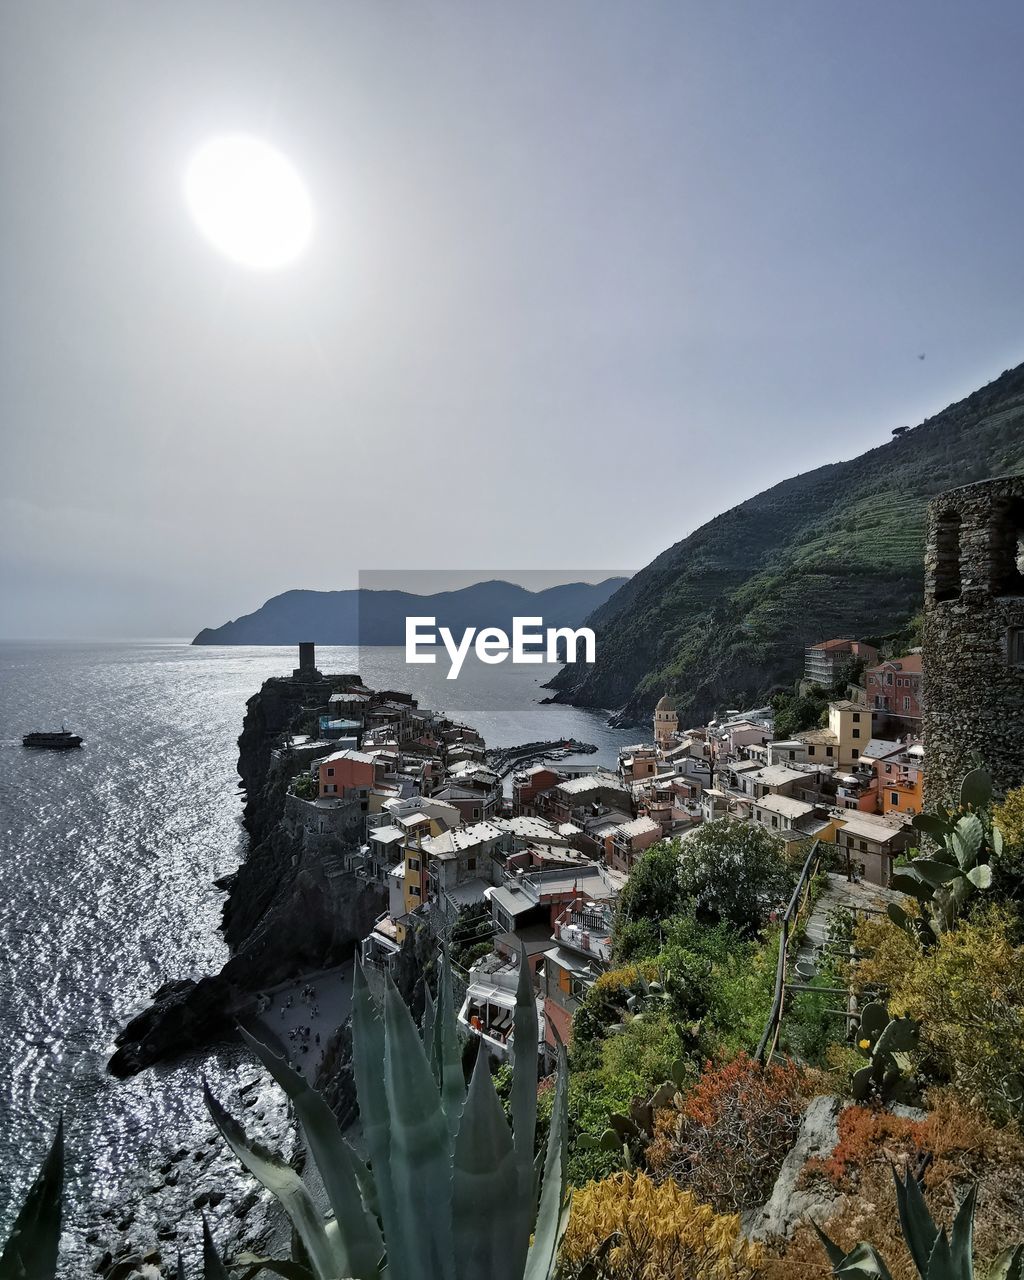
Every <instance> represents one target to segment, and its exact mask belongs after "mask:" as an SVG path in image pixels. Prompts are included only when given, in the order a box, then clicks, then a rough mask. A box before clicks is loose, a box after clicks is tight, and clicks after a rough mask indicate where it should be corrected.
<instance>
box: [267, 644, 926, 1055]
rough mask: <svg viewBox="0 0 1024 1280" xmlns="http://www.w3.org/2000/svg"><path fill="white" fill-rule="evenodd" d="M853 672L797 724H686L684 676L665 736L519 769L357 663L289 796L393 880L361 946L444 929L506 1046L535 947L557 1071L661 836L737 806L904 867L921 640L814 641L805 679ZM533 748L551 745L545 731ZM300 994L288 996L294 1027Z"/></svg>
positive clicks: (545, 1041)
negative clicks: (626, 894) (883, 644)
mask: <svg viewBox="0 0 1024 1280" xmlns="http://www.w3.org/2000/svg"><path fill="white" fill-rule="evenodd" d="M844 672H856V673H857V676H858V678H857V679H856V680H851V681H850V682H849V683H848V684H847V685H846V686H845V687H844V689H843V694H844V696H842V697H837V698H834V699H833V700H832V701H829V702H828V703H827V704H826V711H825V713H824V717H823V718H824V719H825V721H826V724H825V726H824V727H821V728H813V729H809V730H806V731H804V732H800V733H796V734H794V735H793V736H792V737H787V738H785V739H781V740H780V739H777V738H776V736H775V734H774V726H773V719H774V715H773V710H772V708H771V707H770V706H761V707H755V708H748V709H736V710H729V711H727V712H725V713H724V714H722V715H721V716H718V717H716V718H715V719H713V720H711V721H710V722H709V723H707V724H702V725H697V726H688V725H681V724H680V723H679V719H678V716H677V714H676V711H675V708H674V705H673V702H672V699H671V698H670V697H668V696H667V695H666V696H664V697H662V698H661V699H660V700H659V702H658V703H657V706H656V708H655V711H654V715H653V720H652V723H651V726H650V727H651V732H650V735H649V736H648V737H647V738H646V740H644V741H640V742H637V743H636V744H634V745H630V746H627V747H624V748H622V749H621V750H620V751H619V758H618V763H617V767H616V768H615V769H608V768H593V767H589V766H587V765H579V764H576V765H572V766H568V765H564V764H562V763H561V762H559V761H557V760H554V761H552V760H550V759H541V760H540V761H539V762H536V763H528V764H526V765H524V766H523V767H519V768H516V767H515V759H516V756H515V754H514V753H513V754H512V756H511V759H510V758H509V757H508V756H507V755H505V756H503V757H502V759H501V763H500V764H495V763H494V754H500V753H494V754H490V755H489V753H488V751H487V749H486V746H485V743H484V742H483V740H482V738H481V736H480V734H479V733H477V732H476V730H475V729H473V728H472V727H471V726H469V725H466V724H460V723H457V722H455V721H453V720H451V719H449V718H448V717H446V716H445V715H444V714H443V713H441V712H435V711H431V710H428V709H425V708H423V707H420V706H419V705H418V704H417V702H416V700H415V699H413V698H412V697H410V696H409V695H407V694H402V693H396V692H393V691H388V692H376V691H373V690H371V689H369V688H368V687H366V686H365V685H363V684H362V683H361V681H358V680H353V681H352V682H351V683H350V684H349V685H348V686H347V687H344V688H341V689H339V690H337V691H336V692H334V693H332V694H331V695H330V697H329V700H328V703H327V705H326V706H322V707H317V708H315V709H314V710H315V712H316V718H317V728H318V732H317V734H316V735H313V736H309V735H298V736H295V737H293V738H292V739H291V740H290V741H289V742H288V743H287V745H286V746H285V747H284V750H286V751H288V752H290V753H295V754H297V755H301V758H302V760H303V762H304V763H305V765H306V767H305V768H304V769H303V770H302V771H301V772H300V773H299V774H298V775H297V778H296V780H295V782H294V783H293V794H292V795H291V796H290V797H289V803H290V804H291V805H292V806H294V807H295V808H297V809H302V810H304V811H305V816H304V818H303V825H304V826H305V827H306V829H307V830H310V829H314V830H315V832H316V833H317V834H322V835H324V836H326V837H327V838H328V840H331V838H332V836H333V837H340V838H341V840H342V841H343V842H344V846H345V847H344V851H343V852H340V853H338V852H335V853H334V854H333V855H332V861H333V862H334V864H335V866H336V870H337V872H338V873H348V874H352V875H354V876H356V877H357V878H359V879H361V880H364V881H367V882H370V883H372V884H375V885H377V886H379V887H380V891H381V894H382V897H386V902H387V909H386V910H384V911H382V912H381V914H380V916H379V918H378V919H377V920H376V922H375V923H374V925H373V928H372V930H371V931H370V932H369V933H368V934H367V936H366V937H365V938H364V939H363V941H362V943H361V945H360V947H359V958H360V960H361V961H362V963H363V965H364V966H366V967H367V968H368V969H369V970H376V971H378V972H384V971H394V968H395V966H396V964H397V962H398V958H399V956H400V954H401V952H402V947H403V943H405V942H406V939H407V937H408V936H409V935H410V933H411V932H418V931H425V933H426V935H427V936H428V937H429V938H430V939H432V940H433V942H434V943H435V944H436V946H437V947H438V948H440V947H441V946H442V945H444V946H446V947H447V948H448V949H449V952H450V954H451V955H452V957H453V964H454V966H455V972H456V977H457V979H458V986H459V991H460V995H461V1007H460V1011H459V1021H460V1023H461V1025H462V1026H463V1028H464V1029H465V1031H466V1032H467V1033H468V1034H470V1035H473V1036H476V1037H479V1038H480V1039H481V1041H482V1042H483V1044H484V1046H485V1047H486V1049H487V1051H488V1052H489V1053H490V1055H491V1056H492V1058H493V1059H495V1060H496V1061H498V1062H501V1061H507V1060H508V1059H509V1057H510V1050H511V1040H512V1020H513V1019H512V1013H513V1008H514V1004H515V995H516V988H517V984H518V977H519V973H518V971H519V965H520V962H521V957H525V958H526V961H527V963H528V964H529V966H530V973H531V978H532V982H533V987H534V991H535V994H536V1003H537V1013H538V1045H539V1052H540V1058H541V1069H542V1070H548V1071H549V1070H551V1069H552V1067H553V1063H554V1060H555V1052H556V1046H557V1045H558V1043H559V1042H561V1043H563V1044H568V1043H569V1042H570V1040H571V1036H572V1017H573V1013H574V1012H575V1010H576V1009H577V1008H578V1007H579V1004H580V1002H581V1000H582V999H583V997H584V996H585V995H586V992H587V991H588V989H589V988H590V986H591V985H592V984H593V983H594V981H595V980H596V979H597V978H598V976H599V975H600V974H601V973H602V972H603V971H604V970H606V969H607V968H608V966H609V965H610V963H611V958H612V943H611V932H612V922H613V918H614V913H615V904H616V900H617V898H618V896H619V894H620V892H621V891H622V888H623V886H624V885H625V883H626V880H627V877H628V876H629V873H630V872H631V870H632V869H633V867H634V865H635V863H636V861H637V859H638V858H639V856H640V855H641V854H642V853H643V852H644V850H645V849H648V848H649V847H650V846H651V845H653V844H655V843H656V842H658V841H661V840H664V839H672V838H679V839H680V840H681V841H685V840H686V839H687V838H689V837H690V836H692V834H693V833H694V832H695V831H697V830H698V829H699V828H700V827H701V825H702V824H704V823H707V822H712V821H716V820H718V819H722V818H731V819H733V820H735V821H738V822H743V823H749V824H752V825H755V826H759V827H762V828H764V829H765V830H767V831H769V832H771V834H773V835H775V836H777V837H779V839H780V840H781V841H782V843H783V845H784V847H785V850H786V853H787V855H790V856H791V857H792V858H795V857H797V855H798V854H799V852H800V850H801V849H803V848H809V847H810V845H811V844H812V843H813V842H814V841H822V842H826V843H829V844H832V845H835V846H836V847H837V849H838V850H839V853H840V856H841V859H842V866H843V868H844V869H845V871H846V873H847V875H848V878H849V880H850V881H851V882H853V883H855V884H857V883H861V882H863V883H865V884H868V885H873V886H878V887H883V888H884V887H885V886H887V885H888V883H889V880H890V877H891V875H892V871H893V867H894V865H895V863H896V860H897V858H899V856H900V855H901V854H902V853H904V851H905V850H906V849H908V848H909V847H910V846H911V845H913V844H915V843H916V835H915V832H914V831H913V829H912V828H911V826H910V820H911V818H912V816H913V815H914V814H915V813H918V812H920V810H921V808H922V804H923V778H924V766H925V753H924V746H923V742H922V735H921V726H922V714H923V706H922V698H923V694H922V655H921V652H920V650H919V649H918V650H915V651H912V652H909V653H907V654H906V655H904V656H901V657H899V658H889V659H885V660H883V659H881V658H880V657H879V653H878V650H877V649H876V648H874V647H872V646H871V645H869V644H865V643H864V642H862V641H858V640H856V639H849V638H836V639H830V640H826V641H822V642H816V643H812V644H810V645H808V646H807V649H806V652H805V655H804V672H803V681H802V686H801V687H802V688H803V689H807V690H811V689H813V690H816V691H821V690H825V689H830V688H831V689H834V688H836V686H837V683H838V684H842V682H843V681H842V677H843V673H844ZM318 676H319V673H318V672H316V657H315V650H314V648H313V646H312V645H303V646H301V651H300V666H299V668H297V669H296V671H295V674H294V679H296V680H297V681H300V682H301V681H307V682H309V681H312V683H310V685H309V687H310V688H311V689H315V688H317V687H318V686H317V684H316V682H315V678H316V677H318ZM548 745H549V746H550V745H553V744H548ZM522 750H523V753H524V755H525V756H526V759H527V760H530V759H534V760H535V759H536V754H534V752H536V753H537V754H544V744H533V749H532V751H531V749H530V748H523V749H522ZM548 754H558V753H557V752H555V753H551V752H548ZM300 986H301V987H302V988H303V992H302V993H303V995H305V994H306V991H307V987H306V984H305V982H302V983H300ZM305 1007H306V1006H305V1005H303V1006H302V1008H305ZM310 1007H312V1002H311V1001H310ZM292 1008H293V1006H291V1005H289V1006H288V1008H285V1007H282V1009H281V1019H282V1021H283V1022H287V1024H288V1025H289V1026H290V1025H291V1024H292V1022H293V1021H294V1018H293V1014H292ZM301 1021H302V1019H301V1016H300V1017H299V1023H298V1024H296V1025H298V1026H299V1028H300V1029H299V1039H300V1042H301V1040H302V1036H303V1034H304V1028H302V1026H301ZM270 1025H271V1026H274V1022H273V1019H271V1020H270ZM294 1038H295V1037H294V1035H293V1039H294ZM317 1043H319V1039H318V1041H317ZM317 1057H319V1055H317Z"/></svg>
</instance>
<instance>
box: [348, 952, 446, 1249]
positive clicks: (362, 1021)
mask: <svg viewBox="0 0 1024 1280" xmlns="http://www.w3.org/2000/svg"><path fill="white" fill-rule="evenodd" d="M383 1063H384V1022H383V1019H382V1018H381V1017H380V1014H379V1012H378V1010H377V1007H376V1004H375V1002H374V999H373V996H372V995H371V994H370V987H369V984H368V982H367V981H366V974H365V973H364V972H363V967H362V965H360V964H357V965H356V967H355V971H354V973H353V976H352V1074H353V1076H354V1077H355V1082H356V1097H357V1099H358V1102H359V1121H360V1124H361V1125H362V1130H363V1138H364V1140H365V1142H366V1149H367V1151H368V1152H369V1154H370V1168H371V1170H372V1172H373V1183H374V1186H375V1187H376V1193H377V1203H378V1207H379V1210H380V1217H381V1222H382V1223H383V1225H384V1239H385V1241H386V1242H387V1249H388V1256H389V1258H390V1257H391V1256H392V1255H393V1254H394V1253H395V1250H396V1249H397V1248H398V1247H399V1246H398V1241H399V1239H400V1237H401V1232H402V1208H401V1206H400V1205H399V1204H398V1202H397V1200H396V1198H395V1193H394V1189H393V1186H392V1181H391V1112H390V1110H389V1108H388V1100H387V1093H386V1089H385V1086H384V1072H383V1070H382V1067H383ZM436 1105H437V1104H436V1102H435V1106H436ZM396 1273H397V1269H396Z"/></svg>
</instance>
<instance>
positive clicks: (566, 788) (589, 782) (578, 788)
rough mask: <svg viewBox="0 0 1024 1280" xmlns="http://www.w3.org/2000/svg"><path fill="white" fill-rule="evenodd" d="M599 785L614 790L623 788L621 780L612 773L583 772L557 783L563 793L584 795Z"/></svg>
mask: <svg viewBox="0 0 1024 1280" xmlns="http://www.w3.org/2000/svg"><path fill="white" fill-rule="evenodd" d="M599 787H611V788H614V790H616V791H622V790H624V788H623V785H622V783H621V781H620V780H619V779H618V777H616V775H615V774H614V773H585V774H582V775H581V776H580V777H578V778H568V779H567V780H566V781H565V782H560V783H559V784H558V790H559V791H561V792H562V794H563V795H567V796H578V795H586V794H587V792H588V791H596V790H597V789H598V788H599Z"/></svg>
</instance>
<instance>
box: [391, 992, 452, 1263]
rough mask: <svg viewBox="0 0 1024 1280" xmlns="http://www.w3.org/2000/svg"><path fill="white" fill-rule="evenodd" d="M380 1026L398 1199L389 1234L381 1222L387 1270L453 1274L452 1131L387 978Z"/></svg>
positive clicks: (404, 1010) (409, 1017) (393, 1181)
mask: <svg viewBox="0 0 1024 1280" xmlns="http://www.w3.org/2000/svg"><path fill="white" fill-rule="evenodd" d="M443 1003H444V1002H443V1000H442V1006H443ZM442 1013H443V1007H442ZM384 1028H385V1034H384V1086H385V1092H386V1096H387V1105H388V1109H389V1111H390V1114H391V1144H390V1174H391V1185H392V1190H393V1193H394V1197H395V1201H396V1203H397V1204H398V1207H399V1215H398V1220H397V1226H398V1235H397V1239H394V1238H393V1237H392V1233H391V1231H390V1230H389V1228H388V1225H387V1224H385V1231H384V1236H385V1239H386V1241H387V1246H388V1274H389V1275H392V1276H395V1277H396V1278H397V1277H401V1280H455V1266H454V1252H453V1249H452V1138H451V1134H450V1132H449V1128H448V1120H447V1119H446V1117H445V1113H444V1112H443V1111H442V1109H441V1108H440V1107H439V1106H438V1093H437V1085H436V1084H435V1082H434V1076H433V1072H432V1071H431V1069H430V1063H429V1061H428V1060H427V1055H426V1053H425V1051H424V1049H423V1044H422V1043H421V1041H420V1038H419V1034H418V1033H417V1031H416V1026H415V1024H414V1022H413V1020H412V1015H411V1014H410V1013H409V1010H408V1009H407V1008H406V1005H405V1001H404V1000H403V999H402V997H401V995H399V993H398V989H397V987H396V986H395V984H394V983H393V982H392V981H391V979H390V978H388V979H387V980H386V982H385V989H384Z"/></svg>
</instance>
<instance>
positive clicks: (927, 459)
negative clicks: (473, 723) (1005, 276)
mask: <svg viewBox="0 0 1024 1280" xmlns="http://www.w3.org/2000/svg"><path fill="white" fill-rule="evenodd" d="M1022 424H1024V366H1021V367H1019V368H1017V369H1013V370H1010V371H1008V372H1006V373H1004V374H1003V375H1002V376H1001V377H1000V378H997V379H996V380H995V381H994V382H992V383H990V384H989V385H988V386H987V387H983V388H982V389H981V390H979V391H976V392H975V393H974V394H973V395H971V396H968V397H967V399H965V400H962V401H960V402H959V403H958V404H954V405H951V406H950V407H949V408H947V409H945V410H944V411H943V412H942V413H939V414H937V415H936V416H935V417H933V418H931V419H929V420H928V421H927V422H925V423H923V424H922V425H921V426H919V427H917V428H915V429H914V430H913V431H909V432H907V433H906V434H905V435H902V436H900V437H899V438H898V439H894V440H892V441H890V442H889V443H887V444H884V445H881V446H880V447H879V448H876V449H871V450H869V451H868V452H867V453H864V454H862V455H861V456H860V457H857V458H853V459H851V460H850V461H848V462H840V463H836V464H833V465H831V466H825V467H818V468H817V469H816V470H814V471H810V472H807V473H806V474H805V475H800V476H795V477H793V478H792V479H789V480H786V481H784V482H783V483H782V484H778V485H775V486H774V487H773V488H771V489H768V490H766V491H765V492H764V493H760V494H758V495H757V496H756V497H753V498H751V499H749V500H748V501H746V502H743V503H741V504H740V505H739V506H737V507H733V508H732V509H731V510H730V511H726V512H725V513H724V514H722V515H720V516H718V517H717V518H716V519H714V520H712V521H710V522H709V523H708V524H705V525H703V526H701V528H699V529H697V530H696V531H695V532H694V533H692V534H690V535H689V537H687V538H685V539H684V540H683V541H681V542H678V543H677V544H676V545H675V546H674V547H671V548H670V549H669V550H667V551H665V552H663V553H662V554H661V555H660V556H658V558H657V559H656V560H654V561H653V562H652V563H651V564H649V565H648V566H647V567H646V568H645V569H644V570H642V571H641V572H640V573H638V574H637V575H636V576H635V577H633V578H632V579H631V580H630V581H629V582H628V583H627V584H626V586H624V587H623V588H621V589H620V590H619V591H617V592H616V593H615V595H614V596H613V597H612V598H611V600H609V601H608V603H607V604H605V605H603V606H602V607H601V608H600V609H598V610H596V611H595V613H594V614H593V615H592V617H591V622H592V624H593V625H594V626H595V629H596V631H597V636H598V643H597V662H596V664H595V665H594V667H593V668H592V669H590V670H589V671H587V672H586V673H585V674H584V675H582V677H581V674H580V672H579V671H578V669H576V668H572V667H566V668H565V669H564V670H563V671H562V672H561V674H560V676H559V677H558V678H557V679H556V682H555V683H556V687H557V688H559V689H560V690H561V691H562V696H567V695H568V696H569V697H570V698H571V700H572V701H574V702H577V703H580V704H583V705H589V706H597V707H623V706H624V707H626V709H627V711H628V712H629V713H631V714H634V715H637V716H642V717H643V718H645V719H646V717H647V715H648V713H649V712H650V710H651V708H652V707H653V705H654V703H655V702H656V700H657V699H658V698H659V697H660V696H661V694H663V693H664V692H665V691H666V690H668V691H669V692H670V693H671V694H672V695H673V696H674V698H675V701H676V705H677V708H678V711H679V715H680V720H681V722H682V723H683V724H684V725H686V724H693V723H699V722H701V721H702V720H703V719H704V718H706V717H707V716H708V715H710V714H712V713H713V712H714V711H715V710H716V709H720V708H722V707H729V706H734V707H739V706H743V705H745V704H746V705H749V704H750V703H751V702H753V703H758V702H761V701H763V700H764V699H765V698H766V697H767V696H768V695H769V694H770V693H771V692H772V691H773V690H775V689H778V688H779V687H783V688H785V687H788V686H789V685H791V683H792V682H793V680H794V679H795V678H796V677H797V675H798V674H799V671H800V668H801V666H802V655H803V650H804V646H805V645H806V644H807V643H809V642H814V641H816V640H821V639H826V638H828V637H830V636H844V635H849V636H867V635H876V636H889V635H891V634H892V633H894V632H899V631H902V630H904V629H906V628H908V627H910V626H912V625H913V615H915V614H916V613H917V612H918V611H919V610H920V608H921V603H922V597H923V575H922V561H923V549H924V537H925V509H926V506H927V503H928V500H929V499H930V498H931V497H933V496H934V495H935V494H937V493H941V492H942V491H943V490H944V489H949V488H952V487H954V486H957V485H963V484H969V483H970V482H972V481H974V480H982V479H987V478H988V477H990V476H1004V475H1017V474H1020V473H1022V472H1024V430H1022Z"/></svg>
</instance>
